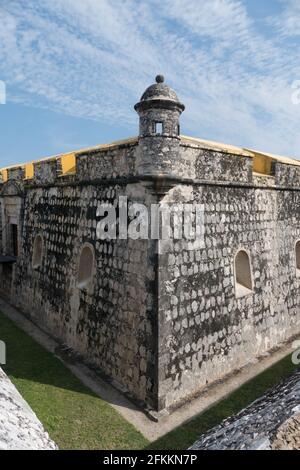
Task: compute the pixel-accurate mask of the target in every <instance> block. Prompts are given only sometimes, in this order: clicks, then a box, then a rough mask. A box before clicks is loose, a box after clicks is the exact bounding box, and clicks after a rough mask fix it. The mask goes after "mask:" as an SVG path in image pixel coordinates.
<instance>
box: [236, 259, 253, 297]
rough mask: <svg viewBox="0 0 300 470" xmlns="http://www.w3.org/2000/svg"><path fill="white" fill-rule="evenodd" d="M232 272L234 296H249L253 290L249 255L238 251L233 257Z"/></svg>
mask: <svg viewBox="0 0 300 470" xmlns="http://www.w3.org/2000/svg"><path fill="white" fill-rule="evenodd" d="M234 272H235V292H236V296H237V297H243V296H244V295H247V294H250V293H251V292H252V289H253V285H252V274H251V263H250V258H249V255H248V253H247V252H246V251H245V250H240V251H238V252H237V254H236V255H235V260H234Z"/></svg>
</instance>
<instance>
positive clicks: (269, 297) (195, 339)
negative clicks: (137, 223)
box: [159, 175, 300, 409]
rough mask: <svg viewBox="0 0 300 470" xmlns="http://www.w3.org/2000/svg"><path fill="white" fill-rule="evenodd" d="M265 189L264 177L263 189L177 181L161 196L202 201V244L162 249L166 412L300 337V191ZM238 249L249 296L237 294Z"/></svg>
mask: <svg viewBox="0 0 300 470" xmlns="http://www.w3.org/2000/svg"><path fill="white" fill-rule="evenodd" d="M208 177H209V175H208ZM211 177H212V175H211ZM259 183H260V184H262V183H263V178H262V179H261V181H259V178H257V179H256V184H257V187H251V186H250V187H247V186H245V187H240V186H239V185H236V187H230V186H229V185H228V186H219V185H217V184H216V185H213V184H211V185H207V186H206V185H205V186H202V185H196V184H195V185H190V186H187V185H185V186H180V185H178V186H176V187H175V188H174V189H172V190H171V191H170V192H169V194H168V195H166V196H165V198H164V199H163V202H165V203H169V202H172V201H173V200H178V199H182V200H183V199H185V200H186V201H187V200H190V202H191V203H195V202H196V203H199V204H203V205H204V221H205V234H204V245H203V246H202V247H200V248H199V247H196V248H195V249H192V248H191V245H190V243H188V242H187V241H184V240H179V241H176V240H174V242H173V243H170V242H169V243H167V244H165V243H161V245H162V246H161V250H160V251H161V254H160V256H159V299H160V301H159V406H160V408H162V409H163V408H165V407H167V408H168V407H173V406H178V404H180V403H181V402H184V401H185V400H187V399H189V398H191V397H192V396H193V395H195V394H197V393H198V392H199V391H200V390H201V388H203V387H205V386H206V385H208V384H209V383H212V382H213V381H215V380H218V379H220V378H222V377H224V376H225V375H226V374H227V373H230V372H232V371H233V370H235V369H238V368H239V367H241V366H243V365H245V364H246V363H247V362H249V361H251V360H252V359H254V358H255V357H256V356H258V355H260V354H262V353H264V352H266V351H268V350H270V349H271V348H273V347H274V346H276V345H278V344H279V343H280V342H282V341H284V340H286V339H287V338H289V337H292V336H293V335H295V334H297V333H299V332H300V315H299V313H300V312H299V308H300V295H299V286H300V278H299V277H297V275H296V259H295V243H296V241H297V240H298V239H299V237H300V220H299V213H300V212H299V209H300V192H299V191H294V192H293V191H287V190H280V188H277V190H276V189H275V188H273V189H269V188H268V187H264V188H260V187H259ZM180 193H181V196H180ZM239 249H244V250H246V251H247V253H248V254H249V256H250V261H251V271H252V277H253V292H251V293H249V294H248V295H245V296H243V297H241V298H237V297H236V292H235V277H234V257H235V255H236V253H237V252H238V250H239Z"/></svg>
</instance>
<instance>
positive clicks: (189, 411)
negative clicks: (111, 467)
mask: <svg viewBox="0 0 300 470" xmlns="http://www.w3.org/2000/svg"><path fill="white" fill-rule="evenodd" d="M0 311H1V312H2V313H3V314H4V315H6V316H7V317H8V318H10V319H11V320H13V322H14V323H15V324H16V325H18V326H19V327H20V328H21V329H22V330H24V331H25V332H26V333H27V334H28V335H30V336H31V337H32V338H34V339H35V341H37V342H38V343H39V344H40V345H42V346H43V347H44V348H45V349H47V350H48V351H49V352H51V353H53V354H54V355H56V353H55V351H56V350H57V348H58V346H59V344H58V342H57V341H55V340H54V339H53V338H51V337H50V336H49V335H48V334H46V333H45V332H43V331H42V330H41V329H40V328H38V327H37V326H36V325H34V324H33V323H32V322H31V321H30V320H28V319H27V318H26V317H24V315H22V314H21V313H20V312H18V311H17V310H16V309H15V308H14V307H12V306H10V305H8V304H7V303H6V302H5V301H4V300H2V299H0ZM293 340H295V338H293ZM290 352H292V342H290V343H284V344H282V345H281V347H280V348H278V350H276V351H275V352H273V353H272V355H269V354H266V355H264V356H263V357H262V358H260V359H259V360H256V361H253V362H252V363H249V364H248V365H247V366H245V367H243V368H242V369H241V370H240V371H238V372H235V373H234V374H232V375H231V376H229V377H227V378H226V380H222V381H221V382H219V383H216V384H214V385H212V386H210V387H209V388H208V389H206V391H204V392H203V393H202V394H201V395H199V397H198V398H195V399H194V400H193V401H191V402H189V403H187V404H186V405H184V406H182V407H181V408H179V409H178V410H176V411H174V412H173V413H172V414H171V415H167V416H165V417H164V418H162V419H161V420H160V421H159V423H157V422H154V421H152V420H151V419H150V418H148V417H147V416H146V415H145V413H144V412H143V411H142V410H141V409H139V408H137V407H136V406H135V405H134V404H133V403H132V402H131V401H129V400H128V399H127V398H126V397H125V396H124V395H122V394H121V393H120V392H119V391H118V390H117V389H115V388H114V387H113V386H112V385H110V384H108V383H107V382H105V381H104V380H103V379H101V378H100V377H99V376H98V375H96V374H95V373H94V372H93V371H92V370H90V369H89V368H88V367H86V366H85V365H84V364H82V363H80V362H75V363H74V362H73V361H72V363H69V362H68V361H67V360H65V359H62V358H61V357H59V359H60V360H61V361H62V362H63V363H64V364H65V366H66V367H67V368H68V369H70V370H71V371H72V372H73V374H74V375H75V376H76V377H77V378H79V379H80V380H81V382H82V383H84V384H85V385H86V386H87V387H89V388H90V389H91V390H92V391H93V392H94V393H96V394H97V395H99V397H101V398H102V399H103V400H105V401H106V402H107V403H108V404H109V405H111V406H113V407H114V408H115V409H116V410H117V411H118V412H119V413H120V414H121V415H122V416H123V417H124V418H125V419H126V420H127V421H129V422H130V423H132V424H133V425H134V426H135V427H136V428H137V429H138V430H139V431H140V432H141V433H142V434H143V435H144V436H145V437H146V438H147V439H148V440H149V441H151V442H152V441H155V440H156V439H158V438H159V437H161V436H163V435H164V434H166V433H168V432H169V431H171V430H172V429H174V428H176V427H178V426H180V425H181V424H183V423H185V422H187V421H189V420H190V419H192V418H193V417H194V416H196V415H198V414H200V413H202V412H203V411H204V410H206V409H207V408H209V407H211V406H213V405H214V404H216V403H217V402H219V401H220V400H222V399H223V398H225V397H226V396H227V395H229V394H230V393H232V392H233V391H234V390H236V389H237V388H239V387H240V386H241V385H242V384H244V383H245V382H247V381H248V380H250V379H252V378H253V377H255V376H256V375H257V374H259V373H260V372H263V371H264V370H265V369H267V368H268V367H270V366H271V365H273V364H275V363H276V362H277V361H279V360H280V359H282V358H283V357H285V356H287V355H288V354H289V353H290Z"/></svg>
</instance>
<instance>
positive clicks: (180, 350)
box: [0, 137, 300, 410]
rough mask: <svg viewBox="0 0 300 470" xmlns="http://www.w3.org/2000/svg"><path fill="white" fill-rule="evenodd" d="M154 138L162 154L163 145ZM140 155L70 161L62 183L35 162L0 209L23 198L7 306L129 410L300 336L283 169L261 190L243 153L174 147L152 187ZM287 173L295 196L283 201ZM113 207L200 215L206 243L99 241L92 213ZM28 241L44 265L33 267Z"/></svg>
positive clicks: (126, 151) (298, 233) (295, 216)
mask: <svg viewBox="0 0 300 470" xmlns="http://www.w3.org/2000/svg"><path fill="white" fill-rule="evenodd" d="M147 138H148V137H147ZM149 139H150V137H149ZM158 139H161V140H160V141H158V140H157V141H155V142H156V143H157V142H158V143H159V146H161V149H163V148H164V147H163V144H162V143H163V140H162V139H165V137H158ZM166 142H167V140H166ZM156 143H155V144H153V145H154V148H157V147H155V146H156ZM144 144H145V138H143V139H141V140H140V142H139V145H138V140H137V139H131V140H130V141H128V142H127V143H123V144H120V145H113V146H107V148H97V147H95V148H94V149H90V150H87V151H83V152H79V153H78V154H76V173H74V174H68V175H63V176H62V175H61V173H60V165H59V162H58V161H57V160H55V159H54V160H46V161H41V162H38V163H36V164H34V168H35V176H34V178H33V179H32V180H27V181H24V188H23V189H24V190H23V189H22V194H21V193H20V194H10V192H11V191H10V190H9V188H11V187H12V184H11V183H10V182H8V183H5V184H3V185H2V186H3V188H2V198H0V200H1V203H2V204H6V202H5V201H6V200H9V198H10V197H13V198H17V200H18V201H19V200H20V198H22V204H21V206H22V210H20V211H19V217H20V219H21V220H20V221H19V227H20V255H19V257H18V261H17V263H16V266H15V269H14V275H13V291H12V296H11V302H12V303H14V305H16V306H17V307H19V308H20V309H21V310H22V311H24V312H25V313H26V314H27V315H29V316H30V317H31V318H32V319H33V320H34V321H35V322H36V323H38V324H39V325H40V326H41V327H42V328H44V329H46V330H48V331H49V332H50V333H51V334H52V335H54V336H55V337H57V338H59V339H60V340H61V341H62V342H64V343H66V344H67V345H68V346H69V347H70V348H73V349H74V350H75V351H77V352H78V353H80V354H81V355H82V356H83V357H84V359H85V360H86V361H87V362H88V363H90V364H92V365H94V366H95V367H96V368H98V369H99V371H101V372H102V373H104V374H105V375H106V376H107V377H110V378H111V379H112V380H114V381H116V382H118V383H119V384H121V385H122V387H123V389H124V390H127V391H129V392H130V393H131V395H133V396H134V397H135V398H136V399H138V400H140V401H141V402H142V403H143V404H146V405H149V406H150V407H153V408H155V409H157V410H162V409H164V408H168V409H173V408H174V407H176V406H179V405H180V404H181V403H183V402H184V401H186V400H188V399H190V398H191V397H193V396H194V395H196V394H197V393H199V392H200V391H201V390H202V389H203V387H205V386H206V385H207V384H209V383H211V382H213V381H215V380H219V379H222V378H224V377H225V376H226V374H228V373H230V372H232V371H234V370H235V369H237V368H240V367H242V366H243V365H245V364H246V363H247V362H249V361H251V360H253V359H254V358H255V357H257V356H259V355H260V354H263V353H264V352H266V351H268V350H270V349H271V348H273V347H275V346H277V345H278V344H279V343H280V342H282V341H284V340H286V339H287V338H289V337H291V336H292V335H294V334H297V333H299V332H300V318H299V302H300V294H299V282H300V278H298V277H297V276H296V268H295V242H296V241H297V239H300V224H299V223H298V221H299V204H300V192H299V191H298V190H297V184H298V180H297V178H298V176H297V175H298V173H297V171H296V170H294V169H293V168H292V167H291V165H284V164H280V163H277V164H276V169H275V170H276V171H275V176H274V177H271V176H268V177H267V176H265V177H263V176H262V177H258V176H257V175H256V176H254V175H253V172H252V157H251V155H250V154H249V153H247V152H242V151H241V152H240V153H239V152H237V151H233V150H232V152H230V151H225V150H221V149H218V148H208V147H207V146H204V145H202V146H201V145H196V144H192V143H188V142H187V141H182V142H181V144H179V141H178V138H176V142H175V143H174V142H173V144H172V149H171V150H170V149H169V148H167V150H166V152H167V153H168V155H166V156H165V158H164V159H163V161H162V166H161V168H164V172H166V171H167V167H168V165H165V162H166V161H167V159H169V160H170V159H172V158H174V156H176V159H178V160H174V161H173V162H172V165H171V168H173V169H174V168H176V173H175V174H174V171H175V170H174V171H173V170H172V174H171V175H167V174H165V175H164V176H163V177H162V176H161V175H160V176H159V177H157V175H156V173H155V171H156V170H157V168H159V165H158V163H157V161H154V168H152V170H153V173H154V174H151V168H150V172H149V174H148V175H145V174H141V175H140V176H139V175H138V168H139V170H141V169H143V168H144V167H143V165H141V155H142V153H143V152H145V148H144V147H143V146H144ZM147 145H150V144H149V142H148V144H147ZM157 145H158V144H157ZM146 147H147V146H146ZM174 149H175V150H176V151H175V150H174ZM162 151H164V150H162ZM174 152H175V153H174ZM154 153H155V152H154ZM153 155H154V154H153ZM144 156H145V155H144ZM153 158H154V157H153ZM155 158H159V154H157V155H156V156H155ZM144 161H145V160H144ZM148 163H149V162H148ZM150 164H151V162H150V163H149V165H150ZM147 168H148V167H147ZM147 171H148V170H147ZM292 173H293V175H294V176H293V178H294V179H293V182H294V183H293V185H294V186H295V187H294V189H290V190H288V189H287V188H286V184H287V179H288V178H289V176H287V175H291V174H292ZM18 175H19V174H18ZM155 175H156V176H155ZM18 177H19V176H18ZM299 189H300V188H299ZM5 192H7V194H6V195H5ZM9 194H10V195H9ZM119 196H127V197H128V201H129V204H130V203H131V202H135V203H136V202H137V203H143V204H145V205H146V206H147V207H150V204H152V203H158V202H160V203H161V204H169V203H173V202H174V201H175V202H177V203H178V202H180V203H183V202H185V203H193V204H201V205H203V208H204V222H205V224H204V227H205V235H204V240H203V242H201V243H200V244H197V243H194V244H193V243H190V242H189V241H187V240H172V239H171V240H168V241H159V242H158V241H156V240H148V239H147V240H143V239H141V240H131V239H128V240H121V239H119V238H117V239H115V240H99V239H98V237H97V223H98V221H99V217H98V216H97V208H98V207H99V205H100V204H103V203H107V204H112V205H114V207H115V208H116V211H117V214H118V213H119V207H118V198H119ZM18 204H19V203H18ZM16 207H17V206H16ZM18 207H20V204H19V205H18ZM2 213H3V214H6V212H5V211H4V210H3V211H2ZM2 224H4V221H2ZM37 235H40V236H41V237H42V238H43V254H42V262H41V265H40V266H37V267H34V266H33V264H32V259H33V251H34V250H33V248H34V241H35V239H36V236H37ZM86 245H88V246H91V247H92V249H93V251H94V258H95V260H94V263H95V265H94V275H93V277H92V282H91V284H90V285H89V287H88V288H83V287H81V286H79V283H78V271H79V258H80V253H81V250H82V247H84V246H86ZM239 249H244V250H246V252H247V253H248V254H249V257H250V260H251V272H252V279H253V292H251V293H248V295H245V296H243V297H240V298H237V295H236V286H235V272H234V258H235V255H236V253H237V251H238V250H239ZM0 277H1V276H0ZM1 282H2V285H3V283H4V282H7V279H6V280H4V279H3V276H2V278H1ZM0 284H1V283H0ZM6 290H7V289H6ZM8 291H9V290H8Z"/></svg>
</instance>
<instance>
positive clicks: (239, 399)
mask: <svg viewBox="0 0 300 470" xmlns="http://www.w3.org/2000/svg"><path fill="white" fill-rule="evenodd" d="M296 368H297V366H295V365H294V364H293V363H292V360H291V355H289V356H287V357H285V358H284V359H282V360H281V361H279V362H277V363H276V364H274V365H273V366H272V367H270V368H269V369H266V370H265V371H264V372H262V373H261V374H259V375H257V376H256V377H255V378H254V379H251V380H250V381H249V382H247V383H245V384H244V385H242V386H241V387H240V388H239V389H237V390H236V391H235V392H233V393H231V394H230V395H229V396H228V397H227V398H225V399H224V400H222V401H220V402H219V403H218V404H216V405H214V406H213V407H211V408H209V409H208V410H207V411H205V412H204V413H202V414H201V415H199V416H196V417H195V418H193V419H192V420H191V421H189V422H187V423H186V424H184V425H182V426H180V427H179V428H177V429H174V430H173V431H171V432H170V433H168V434H166V435H165V436H163V437H161V438H160V439H158V440H157V441H155V442H153V443H151V444H150V445H149V446H148V447H147V449H159V450H167V449H178V450H179V449H187V448H188V447H189V446H191V445H192V444H193V443H194V442H195V441H196V440H197V439H198V437H199V436H200V434H202V433H204V432H206V431H208V430H209V429H211V428H212V427H213V426H216V425H217V424H219V423H220V422H221V421H222V420H223V419H225V418H227V417H228V416H231V415H232V414H234V413H237V412H238V411H240V410H242V409H243V408H245V407H246V406H248V405H249V404H250V403H251V402H252V401H254V400H256V398H259V397H260V396H261V395H262V394H263V393H264V392H265V391H266V390H267V389H268V388H270V387H272V386H274V385H276V384H278V383H279V382H280V381H281V379H284V378H285V377H287V376H288V375H290V374H291V373H292V372H293V371H294V370H295V369H296Z"/></svg>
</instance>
